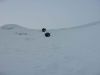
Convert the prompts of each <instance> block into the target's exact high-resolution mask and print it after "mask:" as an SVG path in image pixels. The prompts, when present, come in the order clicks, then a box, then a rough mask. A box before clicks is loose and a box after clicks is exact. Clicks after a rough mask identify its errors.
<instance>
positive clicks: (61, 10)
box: [0, 0, 100, 29]
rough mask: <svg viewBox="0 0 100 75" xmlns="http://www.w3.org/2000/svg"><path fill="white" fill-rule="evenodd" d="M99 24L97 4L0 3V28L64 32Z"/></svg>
mask: <svg viewBox="0 0 100 75" xmlns="http://www.w3.org/2000/svg"><path fill="white" fill-rule="evenodd" d="M98 20H100V0H0V26H1V25H4V24H18V25H22V26H25V27H28V28H33V29H39V28H41V27H47V28H51V29H52V28H64V27H72V26H76V25H83V24H86V23H89V22H94V21H98Z"/></svg>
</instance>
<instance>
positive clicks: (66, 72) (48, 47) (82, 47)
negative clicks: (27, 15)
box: [0, 23, 100, 75]
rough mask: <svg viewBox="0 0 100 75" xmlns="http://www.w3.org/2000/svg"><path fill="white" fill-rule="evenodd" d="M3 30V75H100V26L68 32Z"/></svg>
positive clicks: (0, 31) (0, 53)
mask: <svg viewBox="0 0 100 75" xmlns="http://www.w3.org/2000/svg"><path fill="white" fill-rule="evenodd" d="M48 31H49V32H50V33H51V37H49V38H46V37H45V36H44V33H43V32H42V31H41V30H29V29H26V28H23V27H20V26H17V25H5V26H3V27H1V28H0V75H100V23H95V24H93V25H87V26H83V27H82V26H80V27H75V28H69V29H58V30H48Z"/></svg>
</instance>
